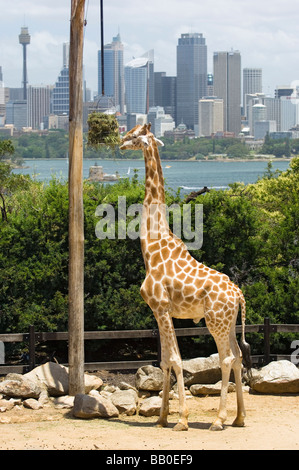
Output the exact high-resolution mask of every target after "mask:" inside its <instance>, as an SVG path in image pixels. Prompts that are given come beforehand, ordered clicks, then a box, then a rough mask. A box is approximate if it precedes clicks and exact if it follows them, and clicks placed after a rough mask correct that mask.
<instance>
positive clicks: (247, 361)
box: [239, 290, 252, 377]
mask: <svg viewBox="0 0 299 470" xmlns="http://www.w3.org/2000/svg"><path fill="white" fill-rule="evenodd" d="M239 301H240V305H241V321H242V334H241V340H240V349H241V352H242V356H243V363H244V366H245V367H246V369H247V373H248V376H249V377H250V376H251V368H252V361H251V350H250V345H249V344H248V343H247V342H246V340H245V320H246V302H245V298H244V295H243V293H242V291H241V290H240V297H239Z"/></svg>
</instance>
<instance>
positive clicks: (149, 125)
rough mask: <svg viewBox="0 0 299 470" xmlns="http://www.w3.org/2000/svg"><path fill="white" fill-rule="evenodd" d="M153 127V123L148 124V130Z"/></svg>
mask: <svg viewBox="0 0 299 470" xmlns="http://www.w3.org/2000/svg"><path fill="white" fill-rule="evenodd" d="M151 127H152V123H151V122H149V123H148V125H147V130H148V131H149V132H150V130H151Z"/></svg>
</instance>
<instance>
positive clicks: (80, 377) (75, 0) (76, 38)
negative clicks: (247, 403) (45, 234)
mask: <svg viewBox="0 0 299 470" xmlns="http://www.w3.org/2000/svg"><path fill="white" fill-rule="evenodd" d="M84 4H85V0H72V4H71V27H70V57H69V330H68V335H69V338H68V339H69V394H70V395H76V394H78V393H84V213H83V29H84Z"/></svg>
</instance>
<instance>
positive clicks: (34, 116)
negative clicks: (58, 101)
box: [27, 85, 51, 129]
mask: <svg viewBox="0 0 299 470" xmlns="http://www.w3.org/2000/svg"><path fill="white" fill-rule="evenodd" d="M50 97H51V90H50V87H49V86H46V87H44V86H40V87H34V86H31V85H30V86H29V87H28V89H27V113H28V117H27V123H28V124H27V125H28V127H32V129H42V128H43V123H44V119H45V117H46V116H49V114H50Z"/></svg>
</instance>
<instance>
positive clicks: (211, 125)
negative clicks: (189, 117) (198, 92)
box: [198, 97, 223, 137]
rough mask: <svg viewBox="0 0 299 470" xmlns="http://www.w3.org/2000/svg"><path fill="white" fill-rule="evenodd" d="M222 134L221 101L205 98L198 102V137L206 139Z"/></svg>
mask: <svg viewBox="0 0 299 470" xmlns="http://www.w3.org/2000/svg"><path fill="white" fill-rule="evenodd" d="M217 132H223V99H219V98H215V97H207V98H203V99H201V100H199V108H198V135H199V137H207V136H211V135H213V134H216V133H217Z"/></svg>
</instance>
